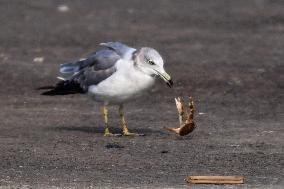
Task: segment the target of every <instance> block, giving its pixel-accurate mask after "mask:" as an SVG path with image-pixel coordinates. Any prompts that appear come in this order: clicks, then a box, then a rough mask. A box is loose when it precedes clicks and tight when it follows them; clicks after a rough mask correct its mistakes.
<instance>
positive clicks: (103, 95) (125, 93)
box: [89, 61, 154, 104]
mask: <svg viewBox="0 0 284 189" xmlns="http://www.w3.org/2000/svg"><path fill="white" fill-rule="evenodd" d="M153 84H154V78H153V77H151V76H149V75H146V74H144V73H143V72H141V71H139V70H137V69H136V68H134V66H133V63H131V62H127V63H126V62H122V61H121V62H118V63H117V71H116V72H115V73H114V74H113V75H112V76H110V77H109V78H107V79H106V80H104V81H102V82H101V83H99V84H98V85H92V86H90V87H89V94H90V95H91V96H92V97H93V98H94V100H96V101H100V102H104V103H115V104H117V103H118V104H119V103H123V102H125V101H128V100H130V99H132V98H135V97H138V96H140V95H142V94H143V92H145V91H146V90H147V89H149V88H150V87H151V86H152V85H153Z"/></svg>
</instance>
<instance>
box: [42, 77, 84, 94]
mask: <svg viewBox="0 0 284 189" xmlns="http://www.w3.org/2000/svg"><path fill="white" fill-rule="evenodd" d="M43 89H50V90H48V91H45V92H42V93H41V95H46V96H55V95H68V94H76V93H84V90H83V89H82V88H81V87H80V85H79V84H78V83H75V82H74V81H60V82H59V83H57V84H56V85H55V86H52V87H51V86H47V87H39V88H38V90H43Z"/></svg>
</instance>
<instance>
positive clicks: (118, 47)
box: [100, 42, 136, 58]
mask: <svg viewBox="0 0 284 189" xmlns="http://www.w3.org/2000/svg"><path fill="white" fill-rule="evenodd" d="M100 45H102V46H105V47H107V48H109V49H112V50H114V51H115V52H116V53H117V54H118V55H119V56H121V57H122V58H124V57H125V56H126V55H128V53H132V52H133V51H135V50H136V49H134V48H132V47H129V46H127V45H125V44H123V43H120V42H107V43H101V44H100Z"/></svg>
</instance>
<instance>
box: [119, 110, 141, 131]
mask: <svg viewBox="0 0 284 189" xmlns="http://www.w3.org/2000/svg"><path fill="white" fill-rule="evenodd" d="M118 111H119V116H120V120H121V127H122V132H123V135H124V136H143V134H137V133H130V132H129V130H128V128H127V123H126V121H125V117H124V113H123V105H120V106H119V109H118Z"/></svg>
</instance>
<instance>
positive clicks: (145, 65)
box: [134, 47, 173, 87]
mask: <svg viewBox="0 0 284 189" xmlns="http://www.w3.org/2000/svg"><path fill="white" fill-rule="evenodd" d="M134 62H135V66H137V68H138V69H140V70H141V71H142V72H144V73H145V74H147V75H150V76H159V77H160V78H161V79H163V80H164V81H165V82H166V83H167V85H168V86H169V87H172V86H173V82H172V80H171V76H170V75H169V74H167V72H166V71H165V69H164V61H163V59H162V57H161V55H160V54H159V53H158V52H157V51H156V50H155V49H152V48H149V47H142V48H141V49H139V50H138V51H137V52H135V56H134Z"/></svg>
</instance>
